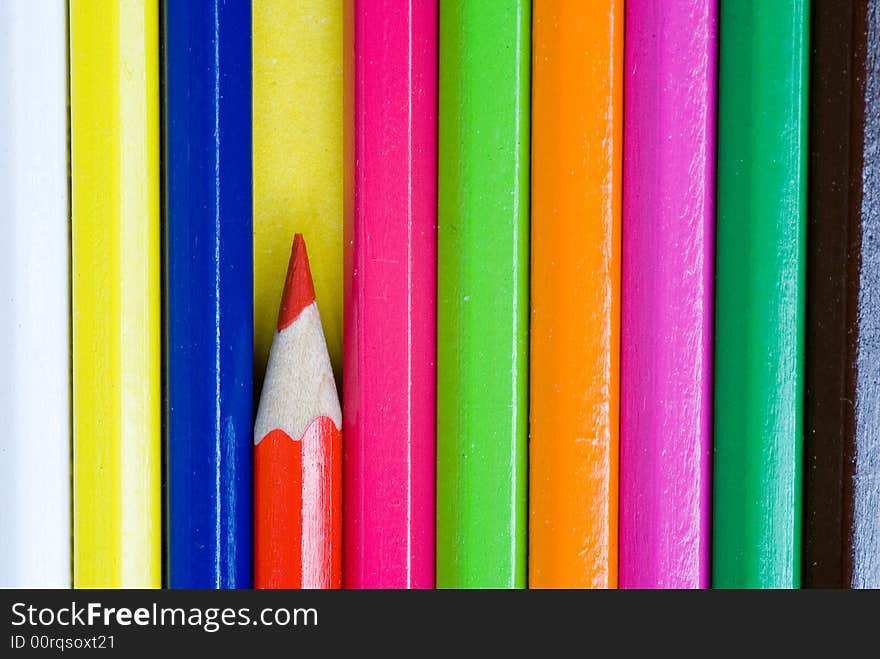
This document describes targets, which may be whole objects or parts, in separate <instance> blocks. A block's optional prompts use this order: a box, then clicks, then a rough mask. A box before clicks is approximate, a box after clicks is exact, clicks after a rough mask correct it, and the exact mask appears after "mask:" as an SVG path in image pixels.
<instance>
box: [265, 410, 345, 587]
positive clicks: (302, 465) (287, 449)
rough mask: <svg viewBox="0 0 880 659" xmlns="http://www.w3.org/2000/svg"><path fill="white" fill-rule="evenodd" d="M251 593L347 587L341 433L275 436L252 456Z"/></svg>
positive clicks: (321, 424) (315, 429) (325, 425)
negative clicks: (254, 521) (344, 582)
mask: <svg viewBox="0 0 880 659" xmlns="http://www.w3.org/2000/svg"><path fill="white" fill-rule="evenodd" d="M254 463H255V467H256V471H255V475H254V510H255V511H256V513H255V514H256V517H257V524H256V527H255V534H254V555H255V560H254V585H255V586H256V587H257V588H339V587H340V586H341V585H342V509H341V505H340V504H341V503H342V433H341V432H340V430H339V428H337V427H336V424H335V423H334V422H333V420H332V419H330V418H328V417H325V416H322V417H318V418H317V419H315V420H314V422H313V423H312V424H311V425H310V426H309V427H308V429H307V430H306V433H305V434H304V435H303V436H302V437H297V438H296V439H293V438H291V437H290V436H289V435H288V434H287V433H285V432H284V431H283V430H273V431H272V432H271V433H269V434H268V435H266V437H264V438H263V439H262V440H261V441H260V442H259V443H258V444H257V446H256V448H255V450H254Z"/></svg>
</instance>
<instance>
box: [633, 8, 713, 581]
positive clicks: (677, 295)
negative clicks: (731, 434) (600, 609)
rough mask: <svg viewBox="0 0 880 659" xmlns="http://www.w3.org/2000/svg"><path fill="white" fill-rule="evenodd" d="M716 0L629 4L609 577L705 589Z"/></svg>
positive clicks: (709, 469)
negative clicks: (616, 523)
mask: <svg viewBox="0 0 880 659" xmlns="http://www.w3.org/2000/svg"><path fill="white" fill-rule="evenodd" d="M716 45H717V3H716V2H715V1H714V0H699V1H697V2H693V1H692V0H629V1H628V2H627V4H626V58H625V61H626V73H625V76H626V88H625V92H624V97H625V99H626V124H625V126H624V136H625V137H624V144H625V147H624V148H625V151H624V159H623V160H624V170H623V171H624V181H623V189H624V193H623V195H624V196H623V318H622V330H621V331H622V347H621V353H622V354H621V386H622V391H621V429H620V586H621V587H623V588H706V587H708V585H709V541H710V536H709V529H710V520H711V503H710V498H709V494H710V484H711V479H712V463H711V456H712V321H713V311H714V308H713V286H714V274H715V273H714V262H713V256H714V230H715V120H716V117H715V94H716V89H715V77H716V76H715V67H716Z"/></svg>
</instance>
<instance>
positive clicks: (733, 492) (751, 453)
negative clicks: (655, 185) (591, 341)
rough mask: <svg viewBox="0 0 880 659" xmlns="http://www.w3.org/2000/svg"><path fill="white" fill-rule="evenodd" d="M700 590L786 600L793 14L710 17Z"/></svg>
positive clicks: (801, 145)
mask: <svg viewBox="0 0 880 659" xmlns="http://www.w3.org/2000/svg"><path fill="white" fill-rule="evenodd" d="M720 9H721V13H720V29H721V33H720V54H719V56H720V67H719V75H720V77H719V117H718V225H717V247H716V248H717V253H716V260H717V268H716V272H717V279H716V333H715V411H714V412H715V461H714V482H713V499H714V506H713V520H712V526H713V546H712V552H713V554H712V561H713V563H712V584H713V586H717V587H771V588H792V587H798V586H800V578H801V574H800V572H801V570H800V568H801V526H802V524H801V498H802V494H801V483H802V464H801V459H802V448H803V447H802V443H803V437H802V433H803V372H804V278H805V264H804V252H805V219H806V217H805V202H806V179H805V176H806V154H807V149H806V130H807V112H806V99H807V42H808V22H809V21H808V18H809V3H808V2H807V1H806V0H780V1H779V2H772V3H768V2H762V1H761V0H745V1H743V2H723V3H721V6H720Z"/></svg>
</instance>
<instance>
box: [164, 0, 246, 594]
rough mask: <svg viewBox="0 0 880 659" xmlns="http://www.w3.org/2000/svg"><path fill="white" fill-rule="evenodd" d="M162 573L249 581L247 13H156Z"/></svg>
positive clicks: (192, 580) (234, 3)
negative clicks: (161, 69)
mask: <svg viewBox="0 0 880 659" xmlns="http://www.w3.org/2000/svg"><path fill="white" fill-rule="evenodd" d="M164 25H165V35H164V36H165V63H164V64H165V121H166V124H165V140H166V143H165V158H166V162H165V191H166V195H167V199H166V204H165V212H166V233H165V236H166V281H165V284H166V288H165V292H166V296H167V299H166V316H165V321H166V329H165V331H166V347H167V351H166V355H165V357H166V382H167V400H168V402H167V420H166V432H167V437H166V449H167V497H168V504H167V505H168V524H167V551H168V555H167V570H168V585H169V586H170V587H171V588H246V587H249V586H250V585H251V579H252V576H251V573H252V569H253V566H252V560H251V555H252V522H251V520H252V511H251V506H252V476H251V467H252V439H251V437H252V432H253V399H252V396H253V385H252V383H253V266H252V263H253V254H252V245H253V238H252V221H251V218H252V208H251V199H252V193H251V189H252V176H251V4H250V2H249V1H248V0H227V1H224V0H195V1H193V2H176V1H173V0H168V1H167V2H166V3H165V22H164Z"/></svg>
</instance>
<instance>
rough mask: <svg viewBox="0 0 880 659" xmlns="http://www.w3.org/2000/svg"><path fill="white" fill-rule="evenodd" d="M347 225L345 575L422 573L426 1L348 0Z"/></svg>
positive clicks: (429, 162) (427, 497) (432, 394)
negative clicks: (350, 156)
mask: <svg viewBox="0 0 880 659" xmlns="http://www.w3.org/2000/svg"><path fill="white" fill-rule="evenodd" d="M350 20H351V32H350V34H351V35H352V37H353V38H352V39H351V42H350V46H349V47H350V48H351V49H352V52H353V57H354V68H353V79H352V81H351V84H352V85H353V90H352V91H353V95H352V96H351V101H353V107H352V109H351V112H352V114H353V122H354V123H353V126H354V135H353V139H354V142H353V145H354V160H353V167H354V187H353V191H352V194H353V198H352V199H351V200H350V202H351V203H352V206H351V207H350V210H349V211H348V212H347V213H346V220H347V222H346V228H345V367H344V374H343V377H344V385H343V391H344V406H345V417H344V428H343V434H344V435H345V449H344V450H345V464H344V470H345V476H344V478H345V487H344V488H343V492H344V497H345V510H346V515H345V532H344V538H345V546H344V563H345V567H344V571H343V573H344V579H345V585H346V587H349V588H432V587H433V586H434V479H435V476H434V475H435V436H436V435H435V432H436V425H435V424H436V384H435V378H436V370H435V360H436V357H435V355H436V332H437V330H436V288H437V257H436V254H437V91H436V90H437V3H436V2H433V1H427V2H413V1H412V0H381V1H375V2H373V1H355V2H354V3H353V5H352V16H351V17H350Z"/></svg>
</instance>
